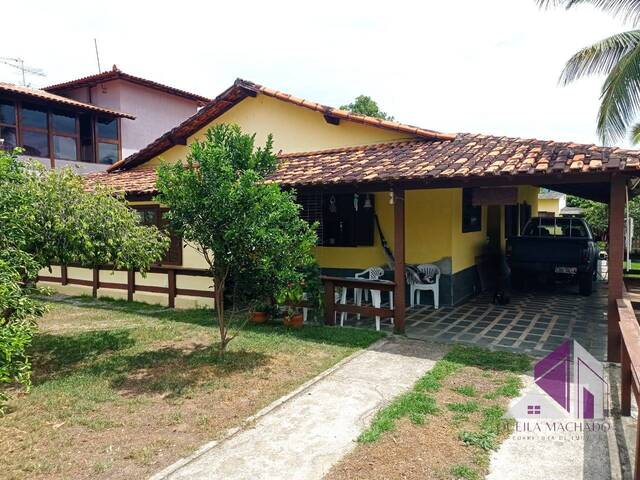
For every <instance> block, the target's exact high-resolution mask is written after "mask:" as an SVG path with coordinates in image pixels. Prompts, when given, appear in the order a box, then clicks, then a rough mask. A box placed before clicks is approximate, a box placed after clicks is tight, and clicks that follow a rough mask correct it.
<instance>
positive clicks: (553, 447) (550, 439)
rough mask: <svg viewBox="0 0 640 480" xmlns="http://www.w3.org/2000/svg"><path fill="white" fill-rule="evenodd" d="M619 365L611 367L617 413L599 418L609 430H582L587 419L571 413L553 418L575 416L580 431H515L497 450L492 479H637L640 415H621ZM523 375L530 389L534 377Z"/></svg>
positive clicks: (598, 422)
mask: <svg viewBox="0 0 640 480" xmlns="http://www.w3.org/2000/svg"><path fill="white" fill-rule="evenodd" d="M619 370H620V369H619V367H618V368H616V367H613V366H611V367H609V368H608V369H607V374H608V375H609V385H610V388H611V392H612V397H611V398H610V405H609V408H610V409H612V411H613V412H614V415H613V416H611V417H608V418H606V419H605V420H600V421H596V424H600V425H603V426H605V430H607V431H606V432H603V431H587V430H584V428H583V431H582V432H580V431H579V426H580V425H583V423H582V421H580V420H571V419H570V420H564V421H563V420H560V421H558V420H549V422H551V423H552V424H554V423H556V424H558V423H560V424H566V425H569V426H570V427H571V428H572V429H573V426H572V424H573V423H574V422H575V423H577V424H578V431H567V432H562V431H556V432H551V433H550V432H549V431H548V430H547V431H542V430H541V431H537V432H536V431H535V429H532V430H533V431H527V432H522V431H520V432H514V433H512V434H511V435H510V436H509V438H507V439H506V440H505V441H504V443H503V444H502V445H501V446H500V448H499V449H498V451H496V452H494V453H493V454H492V456H491V466H490V473H489V475H488V476H487V477H486V480H511V479H513V480H547V479H549V480H552V479H553V480H555V479H562V480H627V479H628V480H631V473H630V462H629V458H633V453H634V452H630V451H629V450H630V448H629V447H631V448H633V443H634V441H635V420H633V419H631V418H623V419H621V418H620V417H619V416H617V412H616V411H617V409H618V406H619V404H618V403H617V402H618V399H617V398H616V397H617V393H616V392H617V391H618V388H619V386H618V384H619V381H618V380H617V378H616V377H619ZM523 381H524V383H525V388H524V389H523V391H522V392H523V393H524V392H526V390H527V386H528V385H531V384H532V383H533V378H532V377H529V376H523ZM517 401H518V399H516V400H514V403H515V402H517ZM540 422H542V423H544V422H545V420H540ZM565 422H566V423H565ZM535 423H536V422H531V424H532V425H533V424H535ZM625 437H626V438H625Z"/></svg>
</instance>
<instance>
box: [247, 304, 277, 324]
mask: <svg viewBox="0 0 640 480" xmlns="http://www.w3.org/2000/svg"><path fill="white" fill-rule="evenodd" d="M271 310H272V307H271V305H269V304H267V303H266V302H262V301H258V302H255V303H254V304H253V305H252V306H251V309H250V310H249V321H250V322H251V323H264V322H266V321H267V320H268V318H269V316H270V314H271Z"/></svg>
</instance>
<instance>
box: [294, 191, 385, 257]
mask: <svg viewBox="0 0 640 480" xmlns="http://www.w3.org/2000/svg"><path fill="white" fill-rule="evenodd" d="M356 194H357V195H358V210H357V211H356V210H355V208H353V207H352V206H353V205H354V200H355V195H356ZM367 196H368V197H369V203H370V204H371V210H370V213H368V214H367V215H365V212H366V210H367V209H364V203H365V202H366V199H367ZM331 197H335V204H336V205H337V206H338V208H340V205H342V206H345V205H348V206H349V207H351V208H352V210H351V212H347V214H346V216H345V215H342V217H341V218H342V219H343V220H344V219H348V225H346V226H345V229H346V230H347V231H348V232H350V233H346V234H345V235H346V236H347V237H348V238H347V240H346V241H340V242H336V243H329V238H330V234H331V232H332V220H331V219H330V218H329V217H328V215H329V213H328V210H329V209H330V205H331V201H330V199H331ZM305 201H306V203H305ZM297 202H298V204H299V205H300V206H301V207H302V208H301V210H300V217H301V218H302V219H303V220H305V221H307V222H313V221H317V222H319V227H318V230H317V234H318V241H317V243H316V246H318V247H337V248H354V247H372V246H374V245H375V212H376V209H375V194H374V193H371V192H351V193H349V192H347V193H345V192H341V193H331V192H313V191H312V192H299V193H298V200H297ZM307 205H309V208H305V207H306V206H307ZM335 221H339V220H335Z"/></svg>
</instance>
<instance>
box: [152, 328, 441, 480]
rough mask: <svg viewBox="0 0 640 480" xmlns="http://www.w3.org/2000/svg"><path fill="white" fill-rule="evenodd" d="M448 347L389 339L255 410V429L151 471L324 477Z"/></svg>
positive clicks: (299, 479) (306, 479)
mask: <svg viewBox="0 0 640 480" xmlns="http://www.w3.org/2000/svg"><path fill="white" fill-rule="evenodd" d="M444 353H445V347H443V346H441V345H433V344H429V343H426V342H422V341H413V340H406V339H403V338H389V339H385V340H383V341H382V342H378V343H376V344H375V345H373V346H372V347H370V348H369V349H367V350H365V351H363V352H360V353H358V354H356V355H354V356H352V357H350V358H349V359H347V360H346V361H344V362H341V363H340V364H338V365H337V366H336V367H334V368H333V369H331V370H329V371H328V372H325V373H323V374H321V375H320V376H319V377H316V378H315V379H314V380H312V381H311V382H308V383H307V384H305V385H303V386H302V387H301V388H300V389H298V390H297V391H296V392H294V393H293V394H291V395H289V396H288V397H285V399H284V400H280V401H277V402H275V403H274V404H272V405H271V406H269V407H267V408H266V409H264V410H263V411H262V412H260V413H258V414H257V415H256V417H254V419H253V421H252V426H250V427H247V428H246V429H243V430H240V431H238V432H236V433H235V434H232V435H230V436H228V437H227V438H226V439H224V440H222V441H220V442H213V443H211V444H208V445H205V446H204V447H203V448H202V449H201V450H200V451H198V452H197V453H196V454H194V455H193V456H192V457H189V458H187V459H184V460H181V461H179V462H178V463H176V464H174V465H172V466H171V467H169V468H167V469H165V470H164V471H162V472H160V473H158V474H156V475H154V476H153V477H152V479H153V480H160V479H162V480H165V479H167V480H168V479H171V480H175V479H191V480H197V479H225V480H240V479H252V480H253V479H258V478H259V479H261V480H268V479H282V478H292V479H296V480H312V479H321V478H322V477H323V475H324V474H325V473H326V472H327V471H328V470H329V469H330V468H331V466H332V465H333V464H334V463H336V462H337V461H338V460H340V459H341V458H342V457H343V456H344V455H345V454H347V453H348V452H349V451H350V450H352V449H353V448H354V447H355V443H354V440H355V439H356V438H357V437H358V435H359V434H360V433H361V432H362V431H363V430H364V429H365V428H366V426H367V425H368V424H369V422H370V421H371V418H372V416H373V415H374V414H375V412H377V411H378V410H379V409H380V407H382V406H383V405H384V404H386V403H388V402H389V401H390V400H392V399H393V398H394V397H396V396H397V395H398V394H400V393H402V392H404V391H406V390H408V389H409V388H410V387H411V386H412V385H413V384H414V383H415V382H416V380H417V379H418V378H420V377H421V376H422V375H423V374H424V373H425V372H426V371H427V370H429V369H430V368H432V367H433V365H434V363H435V362H436V361H437V360H438V359H439V358H441V357H442V355H444Z"/></svg>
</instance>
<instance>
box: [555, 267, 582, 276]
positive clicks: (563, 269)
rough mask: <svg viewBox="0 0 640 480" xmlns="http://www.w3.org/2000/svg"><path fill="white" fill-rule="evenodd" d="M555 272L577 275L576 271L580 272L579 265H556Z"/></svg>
mask: <svg viewBox="0 0 640 480" xmlns="http://www.w3.org/2000/svg"><path fill="white" fill-rule="evenodd" d="M555 272H556V273H569V274H571V275H575V274H576V273H578V267H556V269H555Z"/></svg>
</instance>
